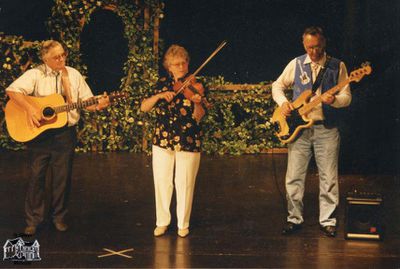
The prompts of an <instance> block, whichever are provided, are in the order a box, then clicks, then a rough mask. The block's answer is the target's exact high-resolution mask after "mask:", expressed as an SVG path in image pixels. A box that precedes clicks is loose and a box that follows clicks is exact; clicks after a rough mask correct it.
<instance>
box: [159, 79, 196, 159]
mask: <svg viewBox="0 0 400 269" xmlns="http://www.w3.org/2000/svg"><path fill="white" fill-rule="evenodd" d="M173 83H174V82H173V80H172V79H171V78H166V77H163V78H160V80H159V81H158V83H157V86H156V87H155V91H154V92H153V94H152V95H154V94H157V93H160V92H164V91H173ZM155 111H156V116H157V121H156V126H155V130H154V134H153V145H156V146H159V147H161V148H165V149H169V150H174V151H189V152H200V151H201V136H202V131H201V128H200V125H199V124H198V123H197V122H196V120H195V119H194V117H193V111H194V103H193V102H192V101H190V100H189V99H186V98H185V96H184V95H183V93H179V94H178V95H176V96H175V98H174V99H173V100H172V101H171V102H170V103H167V102H166V101H165V100H163V99H162V100H160V101H158V103H157V104H156V106H155Z"/></svg>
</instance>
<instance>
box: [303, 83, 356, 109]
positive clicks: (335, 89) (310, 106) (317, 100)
mask: <svg viewBox="0 0 400 269" xmlns="http://www.w3.org/2000/svg"><path fill="white" fill-rule="evenodd" d="M350 82H351V78H350V77H349V78H347V79H346V80H343V81H342V82H340V83H339V84H338V85H336V86H335V87H333V88H331V89H329V90H328V91H326V92H325V93H329V94H332V95H334V94H336V93H337V92H338V91H340V89H341V88H343V87H344V86H346V85H347V84H349V83H350ZM325 93H323V94H322V95H324V94H325ZM322 95H319V96H317V97H316V98H315V99H313V100H312V101H311V102H309V103H307V104H305V105H304V106H303V107H301V108H299V114H300V115H301V116H303V115H307V114H308V113H310V111H311V110H312V109H313V108H314V107H316V106H317V105H319V104H320V103H321V102H322Z"/></svg>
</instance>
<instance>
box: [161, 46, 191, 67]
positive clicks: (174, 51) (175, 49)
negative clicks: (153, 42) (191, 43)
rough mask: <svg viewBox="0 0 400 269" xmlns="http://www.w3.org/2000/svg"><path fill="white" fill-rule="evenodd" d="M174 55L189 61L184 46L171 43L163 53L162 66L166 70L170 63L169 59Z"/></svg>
mask: <svg viewBox="0 0 400 269" xmlns="http://www.w3.org/2000/svg"><path fill="white" fill-rule="evenodd" d="M175 57H181V58H183V59H185V61H186V62H188V63H189V61H190V57H189V53H188V52H187V50H186V49H185V48H184V47H181V46H179V45H175V44H174V45H171V46H170V47H169V48H168V50H167V52H166V53H165V55H164V61H163V66H164V68H165V69H166V70H169V64H170V63H171V59H172V58H175Z"/></svg>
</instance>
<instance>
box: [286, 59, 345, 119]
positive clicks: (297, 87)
mask: <svg viewBox="0 0 400 269" xmlns="http://www.w3.org/2000/svg"><path fill="white" fill-rule="evenodd" d="M306 57H307V54H304V55H302V56H300V57H297V58H296V70H295V74H294V86H293V100H296V99H297V98H298V97H299V96H300V94H301V93H302V92H303V91H305V90H311V88H312V85H313V83H312V75H311V74H312V72H311V64H304V60H305V59H306ZM339 69H340V60H338V59H336V58H332V57H331V58H330V60H329V62H328V65H327V68H326V71H325V74H324V76H323V78H322V81H321V92H322V93H324V92H326V91H327V90H329V89H331V88H333V87H334V86H336V85H337V84H338V78H339ZM322 112H323V113H324V117H325V121H326V122H327V125H336V121H337V114H338V113H337V112H338V109H337V108H334V107H332V106H330V105H325V104H322Z"/></svg>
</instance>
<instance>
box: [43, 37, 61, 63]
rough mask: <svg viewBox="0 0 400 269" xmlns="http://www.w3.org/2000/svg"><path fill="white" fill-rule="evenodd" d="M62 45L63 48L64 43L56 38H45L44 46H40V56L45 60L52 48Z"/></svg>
mask: <svg viewBox="0 0 400 269" xmlns="http://www.w3.org/2000/svg"><path fill="white" fill-rule="evenodd" d="M57 46H60V47H62V48H64V47H63V45H62V44H61V43H60V42H58V41H55V40H45V41H43V42H42V47H41V48H40V58H41V59H42V61H43V60H44V58H45V56H46V54H47V53H48V52H49V50H50V49H52V48H54V47H57Z"/></svg>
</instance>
